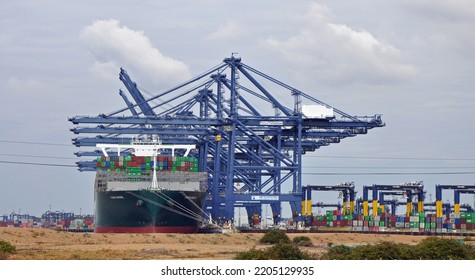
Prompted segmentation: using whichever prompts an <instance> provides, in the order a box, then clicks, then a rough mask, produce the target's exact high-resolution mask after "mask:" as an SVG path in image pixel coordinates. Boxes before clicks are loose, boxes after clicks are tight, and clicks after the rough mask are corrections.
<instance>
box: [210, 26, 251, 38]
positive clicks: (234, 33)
mask: <svg viewBox="0 0 475 280" xmlns="http://www.w3.org/2000/svg"><path fill="white" fill-rule="evenodd" d="M246 34H247V30H246V28H245V27H244V26H242V25H240V24H239V23H237V22H235V21H228V22H226V23H225V24H222V25H220V26H219V27H218V29H217V30H216V31H215V32H213V33H211V34H210V35H209V36H208V39H209V40H211V41H213V42H220V41H234V40H239V39H240V38H241V37H242V36H244V35H246Z"/></svg>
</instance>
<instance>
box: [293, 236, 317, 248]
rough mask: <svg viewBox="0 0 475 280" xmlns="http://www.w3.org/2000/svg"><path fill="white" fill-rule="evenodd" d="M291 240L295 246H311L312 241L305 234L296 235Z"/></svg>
mask: <svg viewBox="0 0 475 280" xmlns="http://www.w3.org/2000/svg"><path fill="white" fill-rule="evenodd" d="M292 242H293V243H294V244H295V245H297V246H304V247H312V246H313V244H312V241H311V240H310V238H309V237H307V236H296V237H294V239H292Z"/></svg>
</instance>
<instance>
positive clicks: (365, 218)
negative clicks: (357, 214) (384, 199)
mask: <svg viewBox="0 0 475 280" xmlns="http://www.w3.org/2000/svg"><path fill="white" fill-rule="evenodd" d="M363 220H364V221H370V220H371V216H364V218H363Z"/></svg>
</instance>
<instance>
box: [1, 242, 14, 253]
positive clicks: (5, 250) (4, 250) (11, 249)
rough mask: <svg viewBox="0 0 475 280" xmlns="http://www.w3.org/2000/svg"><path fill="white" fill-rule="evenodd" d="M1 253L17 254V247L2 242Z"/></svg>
mask: <svg viewBox="0 0 475 280" xmlns="http://www.w3.org/2000/svg"><path fill="white" fill-rule="evenodd" d="M0 253H5V254H15V253H16V247H15V246H13V245H12V244H10V243H9V242H7V241H3V240H0Z"/></svg>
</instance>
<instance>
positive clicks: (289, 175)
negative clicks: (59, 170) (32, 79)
mask: <svg viewBox="0 0 475 280" xmlns="http://www.w3.org/2000/svg"><path fill="white" fill-rule="evenodd" d="M119 78H120V80H121V81H122V82H123V83H124V85H125V87H126V89H127V91H128V93H129V94H130V96H131V97H132V100H133V102H132V101H131V100H129V98H127V96H126V95H125V92H123V91H120V92H119V95H120V96H121V97H122V99H123V100H124V102H125V104H126V107H124V108H121V109H118V110H116V111H114V112H112V113H110V114H103V113H102V114H98V115H97V116H75V117H71V118H69V120H70V121H71V122H72V123H73V124H74V125H75V127H74V128H72V129H71V131H72V132H73V133H74V134H78V135H80V136H81V137H77V138H74V139H73V140H72V142H73V144H74V145H76V146H77V147H89V148H91V147H95V146H96V144H98V143H129V142H130V140H131V139H132V137H134V136H136V135H158V136H159V137H160V139H161V141H162V142H163V143H164V144H168V143H173V144H194V145H196V147H197V149H196V151H195V152H194V153H193V154H192V156H195V157H196V158H198V160H199V170H200V171H203V172H207V173H208V181H207V182H208V188H207V192H208V199H207V204H206V205H207V208H206V209H208V211H209V212H210V213H211V214H212V217H213V219H214V220H217V221H218V222H219V221H221V222H226V221H229V220H232V219H233V217H234V207H242V205H245V207H246V210H247V211H248V215H249V216H250V217H251V216H254V214H259V213H260V212H259V209H260V207H261V205H262V204H269V205H270V206H271V209H272V212H273V217H274V222H275V223H277V222H279V221H280V217H281V209H282V208H281V203H282V202H285V203H289V204H290V208H291V211H292V217H293V219H294V220H302V213H306V212H303V211H302V197H304V196H305V194H303V192H302V187H303V176H302V175H303V174H302V156H303V155H305V154H306V153H308V152H313V151H315V150H317V149H318V148H320V147H322V146H327V145H330V144H333V143H339V142H340V141H341V139H344V138H346V137H353V136H356V135H359V134H366V133H367V132H368V130H370V129H372V128H376V127H382V126H384V125H385V124H384V123H383V122H382V119H381V115H372V116H352V115H349V114H347V113H344V112H343V111H340V110H338V109H336V108H334V107H332V106H330V105H328V104H326V103H324V102H322V101H320V100H318V99H316V98H315V97H313V96H311V95H309V94H306V93H304V92H302V91H300V90H298V89H296V88H294V87H292V86H289V85H287V84H286V83H283V82H281V81H279V80H277V79H275V78H272V77H270V76H268V75H267V74H264V73H263V72H261V71H259V70H257V69H255V68H253V67H251V66H249V65H247V64H245V63H243V62H242V61H241V58H238V57H235V56H234V55H233V56H231V57H230V58H225V59H224V60H223V62H222V63H220V64H219V65H217V66H215V67H213V68H212V69H210V70H208V71H205V72H204V73H202V74H200V75H198V76H196V77H194V78H192V79H190V80H188V81H186V82H184V83H181V84H179V85H177V86H175V87H173V88H171V89H169V90H166V91H164V92H161V93H159V94H156V95H154V96H153V97H150V98H144V96H143V95H142V93H141V91H140V89H139V87H138V86H137V84H136V83H135V82H134V81H132V79H131V78H130V76H129V75H128V74H127V72H126V71H125V70H123V69H121V70H120V76H119ZM84 135H93V136H92V137H91V136H90V137H88V136H84ZM76 155H77V156H79V157H94V156H99V155H101V153H100V151H98V150H94V149H92V150H91V149H89V150H87V151H80V152H77V153H76ZM77 164H78V167H79V170H81V171H92V170H95V166H96V163H95V161H94V159H92V160H84V161H79V162H78V163H77ZM304 211H307V210H304ZM254 212H256V213H254Z"/></svg>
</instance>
